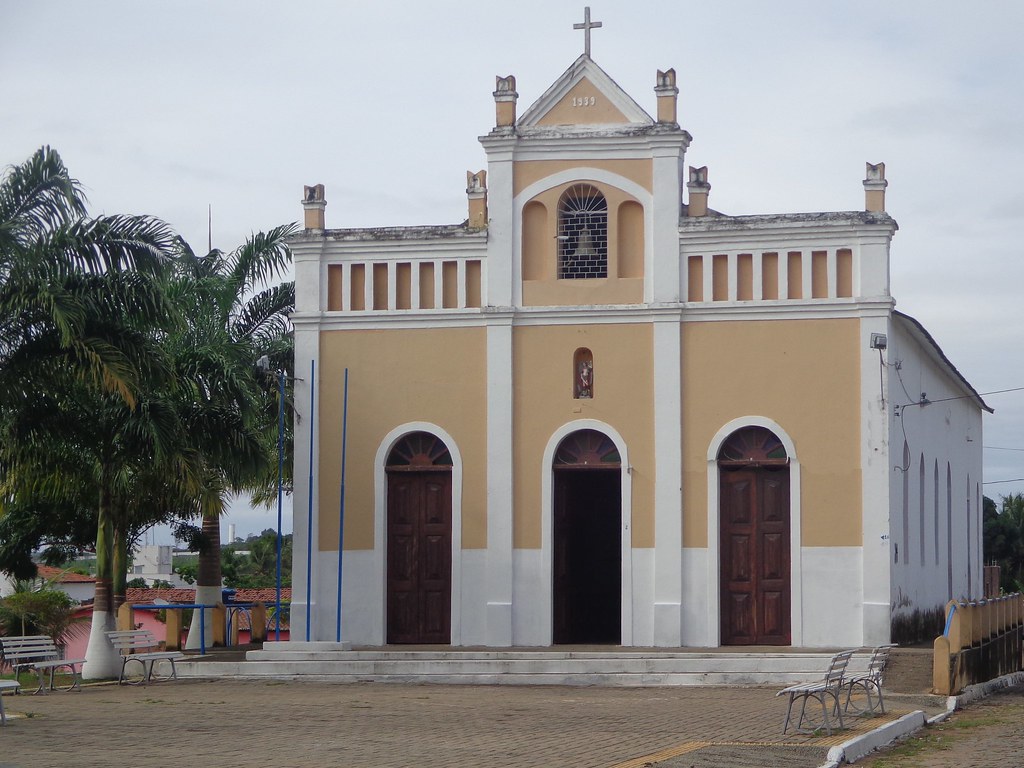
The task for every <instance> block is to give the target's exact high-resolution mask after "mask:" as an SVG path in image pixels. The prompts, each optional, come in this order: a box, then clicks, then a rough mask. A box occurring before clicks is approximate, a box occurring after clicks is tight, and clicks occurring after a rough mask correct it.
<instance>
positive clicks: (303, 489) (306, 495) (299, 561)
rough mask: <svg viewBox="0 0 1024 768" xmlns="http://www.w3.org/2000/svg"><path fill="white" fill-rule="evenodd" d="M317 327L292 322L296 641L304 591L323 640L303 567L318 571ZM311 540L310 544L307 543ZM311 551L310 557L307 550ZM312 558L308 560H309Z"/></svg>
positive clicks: (313, 589)
mask: <svg viewBox="0 0 1024 768" xmlns="http://www.w3.org/2000/svg"><path fill="white" fill-rule="evenodd" d="M319 338H320V336H319V328H318V326H317V325H316V323H315V322H314V323H310V324H308V325H307V324H305V323H299V322H296V323H295V373H296V376H297V377H298V379H297V380H296V381H295V425H294V436H295V437H294V440H295V450H294V455H295V459H294V461H295V467H294V483H295V493H294V497H293V498H294V504H293V512H292V515H293V519H292V531H293V542H294V554H293V558H292V603H291V637H292V638H293V639H295V640H305V639H306V607H307V594H308V596H309V601H308V604H309V612H310V639H311V640H319V639H325V638H320V637H318V636H317V635H316V634H315V633H316V631H317V629H318V626H317V621H316V612H317V607H316V606H317V584H316V583H315V582H314V583H312V584H310V589H309V590H308V591H307V580H306V569H307V563H310V571H311V573H312V574H313V575H314V576H315V574H316V573H317V572H318V562H317V561H318V559H319V555H320V552H319V548H318V545H317V542H318V541H319V534H318V531H319V521H318V520H317V511H318V509H319V507H320V503H319V487H318V482H317V474H318V473H317V472H316V467H317V462H318V456H319V446H318V445H317V444H316V442H315V443H314V445H313V464H312V466H313V472H312V480H313V482H312V484H310V482H309V481H310V474H311V473H310V450H309V445H310V435H311V431H312V434H313V437H314V440H318V437H319V431H318V430H317V429H316V424H317V422H318V421H319V418H320V417H319V410H320V407H319V403H318V402H317V401H318V400H319V390H320V387H319V382H317V386H316V390H315V392H314V395H315V400H314V403H313V407H314V409H315V410H316V413H315V414H314V415H313V418H312V419H310V413H309V409H310V392H311V387H312V386H313V379H311V378H310V361H312V360H314V359H316V358H318V357H319V354H318V352H319V346H320V344H319ZM319 362H320V361H319V360H317V370H316V378H317V379H319V378H320V369H319ZM311 499H312V510H313V515H312V526H310V524H309V522H310V521H309V517H310V515H309V510H310V500H311ZM310 541H312V547H311V548H310V547H309V542H310ZM310 551H311V555H312V556H311V558H309V557H307V553H308V552H310ZM310 561H311V562H310Z"/></svg>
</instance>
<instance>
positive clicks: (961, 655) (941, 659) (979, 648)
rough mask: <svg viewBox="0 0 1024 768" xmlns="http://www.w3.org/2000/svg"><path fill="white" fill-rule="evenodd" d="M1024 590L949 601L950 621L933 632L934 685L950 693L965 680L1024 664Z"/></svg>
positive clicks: (1015, 669)
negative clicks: (983, 598) (1023, 657)
mask: <svg viewBox="0 0 1024 768" xmlns="http://www.w3.org/2000/svg"><path fill="white" fill-rule="evenodd" d="M1022 641H1024V596H1022V595H1021V594H1019V593H1013V594H1011V595H1003V596H1002V597H996V598H992V599H991V600H978V601H976V602H965V601H956V600H951V601H950V602H949V603H947V604H946V626H945V629H944V631H943V633H942V635H940V636H939V637H937V638H935V643H934V656H933V666H932V687H933V689H934V692H935V693H938V694H943V695H947V696H948V695H952V694H956V693H960V692H961V691H962V690H963V689H964V688H965V687H966V686H968V685H973V684H975V683H983V682H986V681H988V680H992V679H994V678H997V677H1000V676H1002V675H1007V674H1010V673H1011V672H1019V671H1021V669H1022V668H1024V659H1022V650H1024V642H1022Z"/></svg>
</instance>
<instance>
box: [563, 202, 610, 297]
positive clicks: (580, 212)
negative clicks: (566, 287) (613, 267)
mask: <svg viewBox="0 0 1024 768" xmlns="http://www.w3.org/2000/svg"><path fill="white" fill-rule="evenodd" d="M558 276H559V278H563V279H569V280H574V279H581V278H582V279H585V278H591V277H608V201H607V200H605V197H604V195H602V194H601V193H600V192H599V191H598V190H597V189H595V188H594V187H592V186H590V185H589V184H577V185H576V186H574V187H570V188H569V189H567V190H566V192H565V194H564V195H562V199H561V200H559V201H558Z"/></svg>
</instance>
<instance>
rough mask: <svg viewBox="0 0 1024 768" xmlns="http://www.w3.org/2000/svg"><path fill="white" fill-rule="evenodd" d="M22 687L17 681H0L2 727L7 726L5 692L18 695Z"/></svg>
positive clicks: (0, 717)
mask: <svg viewBox="0 0 1024 768" xmlns="http://www.w3.org/2000/svg"><path fill="white" fill-rule="evenodd" d="M20 685H21V684H20V683H19V682H18V681H17V680H0V725H7V714H6V713H5V712H4V691H14V692H15V693H17V692H18V688H19V687H20Z"/></svg>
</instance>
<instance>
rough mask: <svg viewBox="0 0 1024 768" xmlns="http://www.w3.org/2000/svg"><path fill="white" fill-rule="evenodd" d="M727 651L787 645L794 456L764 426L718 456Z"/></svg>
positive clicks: (742, 433) (736, 436) (732, 440)
mask: <svg viewBox="0 0 1024 768" xmlns="http://www.w3.org/2000/svg"><path fill="white" fill-rule="evenodd" d="M718 469H719V514H720V525H719V535H720V541H719V543H720V548H719V553H720V563H721V582H720V587H721V599H720V611H721V642H722V645H789V644H790V643H791V627H790V623H791V622H790V603H791V597H790V595H791V585H790V543H789V542H790V516H789V492H790V490H789V458H788V457H787V455H786V449H785V447H784V446H783V445H782V443H781V441H780V440H779V439H778V437H776V436H775V435H774V434H773V433H772V432H771V431H769V430H767V429H764V428H763V427H748V428H745V429H741V430H739V431H737V432H735V433H733V434H732V435H731V436H730V437H729V439H728V440H726V442H725V443H724V444H723V446H722V449H721V450H720V451H719V454H718Z"/></svg>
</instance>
